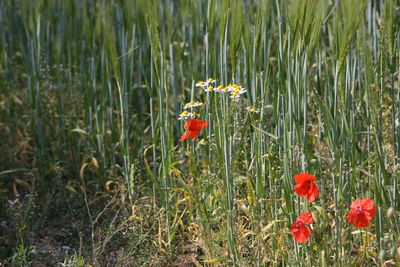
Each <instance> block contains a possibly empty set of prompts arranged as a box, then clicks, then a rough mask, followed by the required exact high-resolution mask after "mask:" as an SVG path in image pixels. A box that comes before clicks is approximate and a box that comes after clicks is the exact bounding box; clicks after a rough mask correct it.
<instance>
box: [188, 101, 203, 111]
mask: <svg viewBox="0 0 400 267" xmlns="http://www.w3.org/2000/svg"><path fill="white" fill-rule="evenodd" d="M202 105H203V103H201V102H199V101H196V102H194V101H193V100H192V101H190V102H189V103H186V104H185V106H184V107H183V109H188V108H195V107H200V106H202Z"/></svg>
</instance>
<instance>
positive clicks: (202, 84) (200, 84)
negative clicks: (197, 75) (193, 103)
mask: <svg viewBox="0 0 400 267" xmlns="http://www.w3.org/2000/svg"><path fill="white" fill-rule="evenodd" d="M207 86H208V84H207V82H204V81H199V82H197V83H196V87H201V88H207Z"/></svg>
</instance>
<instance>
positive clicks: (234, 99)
mask: <svg viewBox="0 0 400 267" xmlns="http://www.w3.org/2000/svg"><path fill="white" fill-rule="evenodd" d="M229 98H230V99H232V100H233V101H239V99H240V95H239V94H237V93H232V94H231V95H230V96H229Z"/></svg>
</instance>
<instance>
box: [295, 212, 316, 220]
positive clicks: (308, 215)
mask: <svg viewBox="0 0 400 267" xmlns="http://www.w3.org/2000/svg"><path fill="white" fill-rule="evenodd" d="M296 222H302V223H313V222H314V219H313V217H312V214H311V212H303V213H302V214H300V215H299V217H297V220H296Z"/></svg>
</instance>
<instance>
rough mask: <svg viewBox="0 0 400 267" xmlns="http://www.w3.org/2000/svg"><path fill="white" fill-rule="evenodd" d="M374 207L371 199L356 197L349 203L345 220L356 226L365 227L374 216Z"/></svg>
mask: <svg viewBox="0 0 400 267" xmlns="http://www.w3.org/2000/svg"><path fill="white" fill-rule="evenodd" d="M375 213H376V207H375V204H374V201H373V200H372V199H369V198H366V199H357V200H354V201H353V203H351V205H350V211H349V214H348V215H347V220H348V221H349V223H350V224H352V225H354V226H356V227H367V226H368V225H369V224H370V223H371V220H372V219H373V218H374V217H375Z"/></svg>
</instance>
